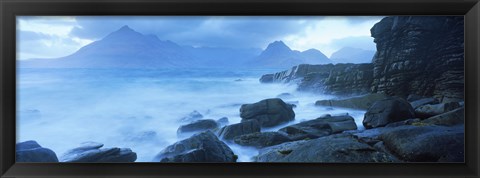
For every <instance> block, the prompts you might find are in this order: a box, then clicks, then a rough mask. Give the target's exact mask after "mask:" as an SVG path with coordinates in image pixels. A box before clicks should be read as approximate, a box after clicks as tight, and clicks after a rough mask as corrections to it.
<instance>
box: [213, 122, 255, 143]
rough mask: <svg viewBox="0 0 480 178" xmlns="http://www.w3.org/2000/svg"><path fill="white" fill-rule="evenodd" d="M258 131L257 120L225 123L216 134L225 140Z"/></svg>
mask: <svg viewBox="0 0 480 178" xmlns="http://www.w3.org/2000/svg"><path fill="white" fill-rule="evenodd" d="M255 132H260V124H259V123H258V121H257V120H248V121H245V122H241V123H237V124H232V125H227V126H225V127H223V128H221V129H220V130H219V131H218V136H219V137H220V138H222V139H225V140H232V139H234V138H235V137H237V136H241V135H245V134H250V133H255Z"/></svg>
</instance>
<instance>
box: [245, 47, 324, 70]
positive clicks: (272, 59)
mask: <svg viewBox="0 0 480 178" xmlns="http://www.w3.org/2000/svg"><path fill="white" fill-rule="evenodd" d="M327 63H331V61H330V59H328V57H327V56H325V55H324V54H323V53H322V52H320V51H319V50H316V49H309V50H306V51H303V52H300V51H296V50H292V49H290V48H289V47H288V46H287V45H286V44H285V43H283V41H275V42H273V43H270V44H269V45H268V46H267V48H266V49H265V50H264V51H263V52H262V53H261V54H260V55H259V56H258V57H256V58H255V59H253V60H252V61H251V62H250V65H253V66H257V67H267V68H290V67H292V66H295V65H299V64H327Z"/></svg>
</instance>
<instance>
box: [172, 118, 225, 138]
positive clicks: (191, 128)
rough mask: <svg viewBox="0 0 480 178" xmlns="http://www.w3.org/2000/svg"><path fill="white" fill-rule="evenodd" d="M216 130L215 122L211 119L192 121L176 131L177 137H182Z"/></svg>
mask: <svg viewBox="0 0 480 178" xmlns="http://www.w3.org/2000/svg"><path fill="white" fill-rule="evenodd" d="M216 128H218V124H217V122H216V121H214V120H212V119H202V120H197V121H194V122H192V123H190V124H186V125H182V126H180V127H179V128H178V129H177V136H183V135H185V134H193V133H197V132H202V131H206V130H212V129H216Z"/></svg>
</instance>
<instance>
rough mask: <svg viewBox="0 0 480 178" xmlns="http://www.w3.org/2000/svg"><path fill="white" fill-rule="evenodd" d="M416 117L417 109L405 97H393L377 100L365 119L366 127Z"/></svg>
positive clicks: (381, 125) (379, 125)
mask: <svg viewBox="0 0 480 178" xmlns="http://www.w3.org/2000/svg"><path fill="white" fill-rule="evenodd" d="M412 118H415V111H414V110H413V108H412V106H411V105H410V103H408V102H407V101H405V100H404V99H401V98H397V97H392V98H387V99H383V100H380V101H377V102H375V103H374V104H373V105H372V106H371V107H370V108H368V110H367V112H366V113H365V117H364V119H363V126H365V128H367V129H370V128H375V127H383V126H385V125H387V124H389V123H393V122H398V121H402V120H407V119H412Z"/></svg>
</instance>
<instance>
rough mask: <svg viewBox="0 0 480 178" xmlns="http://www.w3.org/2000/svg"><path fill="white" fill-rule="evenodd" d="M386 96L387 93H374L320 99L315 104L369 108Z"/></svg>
mask: <svg viewBox="0 0 480 178" xmlns="http://www.w3.org/2000/svg"><path fill="white" fill-rule="evenodd" d="M386 97H387V96H386V95H384V94H381V93H372V94H367V95H363V96H356V97H352V98H346V99H338V100H335V99H332V100H319V101H317V102H315V105H316V106H332V107H342V108H351V109H361V110H367V109H368V108H369V107H370V106H372V104H373V103H374V102H375V101H378V100H382V99H385V98H386Z"/></svg>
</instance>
